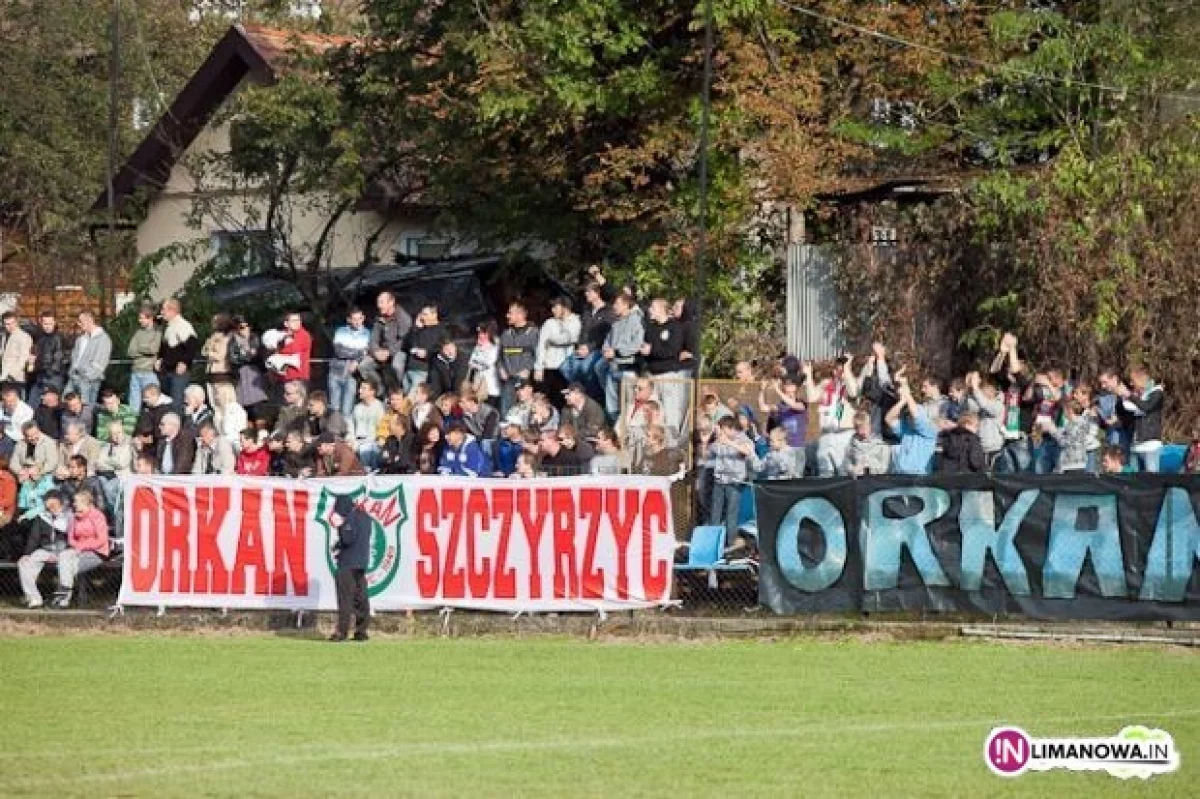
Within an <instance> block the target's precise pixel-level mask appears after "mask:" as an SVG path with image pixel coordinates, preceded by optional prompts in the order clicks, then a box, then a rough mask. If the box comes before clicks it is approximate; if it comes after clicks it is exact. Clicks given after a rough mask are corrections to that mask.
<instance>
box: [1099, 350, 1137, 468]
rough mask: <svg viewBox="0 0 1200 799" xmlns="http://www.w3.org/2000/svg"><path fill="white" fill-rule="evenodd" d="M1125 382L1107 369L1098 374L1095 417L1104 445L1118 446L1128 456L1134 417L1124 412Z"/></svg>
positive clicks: (1115, 371)
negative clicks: (1098, 390) (1102, 435)
mask: <svg viewBox="0 0 1200 799" xmlns="http://www.w3.org/2000/svg"><path fill="white" fill-rule="evenodd" d="M1125 390H1126V389H1125V382H1124V381H1123V380H1122V379H1121V373H1120V372H1118V371H1117V370H1116V369H1112V368H1108V369H1104V370H1103V371H1102V372H1100V393H1099V394H1098V395H1097V397H1096V416H1097V423H1098V424H1099V425H1100V429H1101V430H1103V431H1104V443H1105V444H1108V445H1113V446H1118V447H1120V448H1121V449H1122V451H1124V452H1125V453H1126V455H1127V456H1128V454H1129V447H1130V446H1131V445H1132V443H1133V422H1134V417H1133V414H1131V413H1130V412H1129V411H1127V410H1125V403H1124V397H1123V396H1122V394H1123V392H1124V391H1125Z"/></svg>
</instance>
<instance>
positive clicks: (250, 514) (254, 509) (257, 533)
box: [233, 488, 268, 596]
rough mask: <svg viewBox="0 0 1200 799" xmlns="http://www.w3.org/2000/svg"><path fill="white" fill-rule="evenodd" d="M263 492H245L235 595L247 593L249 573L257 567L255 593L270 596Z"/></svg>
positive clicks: (235, 570)
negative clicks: (263, 531) (265, 547)
mask: <svg viewBox="0 0 1200 799" xmlns="http://www.w3.org/2000/svg"><path fill="white" fill-rule="evenodd" d="M262 538H263V534H262V489H258V488H247V489H244V490H243V491H242V526H241V535H240V536H239V537H238V546H237V558H236V560H234V562H233V593H235V594H244V593H246V569H247V568H249V567H251V566H253V567H254V593H256V594H261V595H264V596H265V595H266V593H267V578H268V575H267V558H266V555H265V554H264V553H263V544H262Z"/></svg>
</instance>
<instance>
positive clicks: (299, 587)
mask: <svg viewBox="0 0 1200 799" xmlns="http://www.w3.org/2000/svg"><path fill="white" fill-rule="evenodd" d="M289 493H290V494H291V499H292V501H291V502H288V494H289ZM272 505H273V507H272V511H273V512H274V514H275V571H274V572H273V574H272V575H271V593H272V594H273V595H275V596H287V595H288V584H287V577H288V575H289V574H290V575H291V576H292V588H293V589H294V590H295V594H296V596H308V549H307V545H306V542H307V541H308V536H307V534H306V533H307V531H306V529H305V520H306V519H308V492H307V491H291V492H288V491H275V492H274V493H273V495H272Z"/></svg>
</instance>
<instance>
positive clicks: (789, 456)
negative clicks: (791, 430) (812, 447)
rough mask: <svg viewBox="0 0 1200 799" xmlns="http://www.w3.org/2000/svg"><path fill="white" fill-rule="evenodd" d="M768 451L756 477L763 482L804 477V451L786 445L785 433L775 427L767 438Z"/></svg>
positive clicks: (800, 448) (786, 437)
mask: <svg viewBox="0 0 1200 799" xmlns="http://www.w3.org/2000/svg"><path fill="white" fill-rule="evenodd" d="M768 439H769V441H770V450H769V451H768V452H767V454H766V455H765V456H764V457H763V458H762V468H760V469H759V471H758V476H759V477H760V478H762V479H763V480H792V479H795V478H797V477H803V476H804V460H805V456H804V449H803V448H802V447H793V446H791V444H789V443H788V436H787V431H786V430H784V429H783V428H782V427H776V428H775V429H774V430H772V431H771V433H770V435H769V436H768Z"/></svg>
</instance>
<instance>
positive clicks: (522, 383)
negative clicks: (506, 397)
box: [504, 377, 533, 430]
mask: <svg viewBox="0 0 1200 799" xmlns="http://www.w3.org/2000/svg"><path fill="white" fill-rule="evenodd" d="M511 385H512V389H513V395H514V399H515V400H516V401H515V402H514V403H513V405H512V407H511V408H509V409H508V413H506V414H505V415H504V421H505V423H506V424H515V425H517V426H518V427H520V428H521V429H522V430H524V429H525V428H526V427H528V426H529V417H530V416H531V415H533V384H532V383H530V382H529V381H528V380H526V379H525V378H523V377H518V378H517V379H516V380H514V381H512V383H511Z"/></svg>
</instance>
